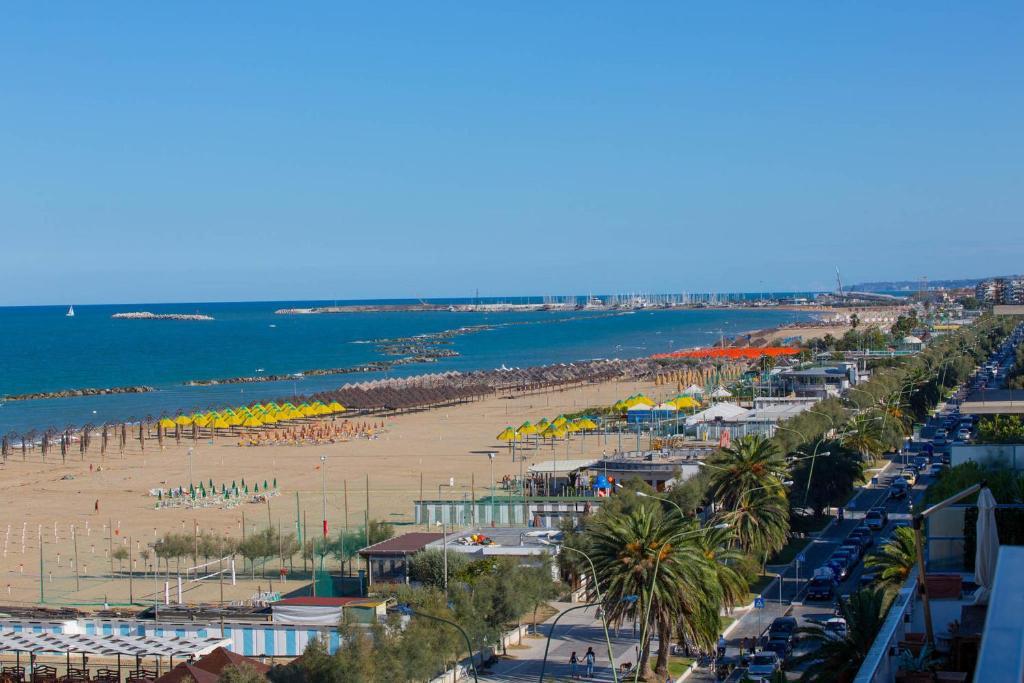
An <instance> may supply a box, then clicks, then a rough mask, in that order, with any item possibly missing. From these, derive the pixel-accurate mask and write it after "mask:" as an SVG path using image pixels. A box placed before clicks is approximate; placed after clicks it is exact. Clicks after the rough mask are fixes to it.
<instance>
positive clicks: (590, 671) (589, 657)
mask: <svg viewBox="0 0 1024 683" xmlns="http://www.w3.org/2000/svg"><path fill="white" fill-rule="evenodd" d="M583 661H585V662H586V663H587V678H593V677H594V663H595V662H596V661H597V655H596V654H594V648H592V647H588V648H587V654H585V655H583Z"/></svg>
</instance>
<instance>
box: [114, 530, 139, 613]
mask: <svg viewBox="0 0 1024 683" xmlns="http://www.w3.org/2000/svg"><path fill="white" fill-rule="evenodd" d="M131 551H132V537H131V536H129V537H128V602H129V603H130V604H135V583H134V578H135V570H134V569H133V568H132V562H134V561H135V560H134V559H133V558H132V556H131ZM111 561H113V558H111Z"/></svg>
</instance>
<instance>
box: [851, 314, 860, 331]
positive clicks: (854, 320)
mask: <svg viewBox="0 0 1024 683" xmlns="http://www.w3.org/2000/svg"><path fill="white" fill-rule="evenodd" d="M858 325H860V316H859V315H857V314H856V313H854V314H852V315H851V316H850V329H851V330H855V329H857V326H858Z"/></svg>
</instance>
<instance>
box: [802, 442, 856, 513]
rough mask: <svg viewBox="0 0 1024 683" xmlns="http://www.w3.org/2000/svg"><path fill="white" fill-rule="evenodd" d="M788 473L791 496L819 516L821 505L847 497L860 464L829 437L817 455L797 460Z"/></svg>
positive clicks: (821, 511) (844, 499) (837, 503)
mask: <svg viewBox="0 0 1024 683" xmlns="http://www.w3.org/2000/svg"><path fill="white" fill-rule="evenodd" d="M822 453H828V454H829V455H822ZM790 476H791V477H792V478H793V498H794V499H795V500H796V501H800V504H801V505H803V506H806V507H809V508H811V510H812V511H813V512H814V515H815V516H816V517H820V516H821V515H822V514H824V511H825V508H827V507H830V506H833V505H842V504H843V503H844V502H845V501H846V500H847V498H849V496H850V494H851V493H852V492H853V489H854V486H856V484H857V482H858V480H859V479H860V477H861V465H860V462H859V458H858V457H857V456H856V454H854V453H852V452H851V451H849V450H848V449H846V448H844V447H843V446H842V445H841V444H840V443H839V442H837V441H830V442H826V443H823V444H821V445H820V446H819V448H818V456H817V457H815V458H806V459H803V460H799V461H797V462H796V463H795V464H794V466H793V468H792V470H791V471H790Z"/></svg>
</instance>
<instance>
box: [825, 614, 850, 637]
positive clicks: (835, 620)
mask: <svg viewBox="0 0 1024 683" xmlns="http://www.w3.org/2000/svg"><path fill="white" fill-rule="evenodd" d="M847 632H848V630H847V627H846V619H843V618H842V617H832V618H831V619H829V620H828V621H826V622H825V633H826V634H827V635H828V636H829V637H830V638H834V639H836V640H842V639H843V638H845V637H846V634H847Z"/></svg>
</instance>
